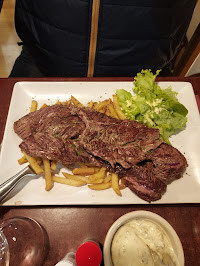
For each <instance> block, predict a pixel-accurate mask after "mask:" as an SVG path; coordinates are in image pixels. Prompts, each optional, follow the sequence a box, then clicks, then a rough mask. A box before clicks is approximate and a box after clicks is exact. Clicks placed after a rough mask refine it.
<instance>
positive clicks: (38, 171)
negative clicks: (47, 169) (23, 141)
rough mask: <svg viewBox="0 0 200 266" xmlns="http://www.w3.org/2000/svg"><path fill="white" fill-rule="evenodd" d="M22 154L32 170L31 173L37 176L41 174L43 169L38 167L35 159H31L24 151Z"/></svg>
mask: <svg viewBox="0 0 200 266" xmlns="http://www.w3.org/2000/svg"><path fill="white" fill-rule="evenodd" d="M22 153H23V154H24V155H25V157H26V159H27V161H28V162H29V164H30V167H31V168H32V169H33V171H35V173H36V174H37V175H39V174H41V173H43V172H44V171H43V169H42V168H41V167H40V166H39V164H38V163H37V161H36V159H35V158H33V157H32V156H29V155H27V154H26V153H25V152H24V151H22Z"/></svg>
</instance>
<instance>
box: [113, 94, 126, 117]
mask: <svg viewBox="0 0 200 266" xmlns="http://www.w3.org/2000/svg"><path fill="white" fill-rule="evenodd" d="M113 103H114V107H115V111H116V113H117V115H118V117H119V118H120V119H122V120H124V119H126V116H125V114H124V113H123V112H122V110H121V107H120V105H119V102H118V98H117V95H113Z"/></svg>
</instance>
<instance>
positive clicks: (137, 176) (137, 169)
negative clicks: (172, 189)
mask: <svg viewBox="0 0 200 266" xmlns="http://www.w3.org/2000/svg"><path fill="white" fill-rule="evenodd" d="M153 168H154V166H153V163H152V162H147V163H146V164H145V165H144V166H138V165H135V166H133V167H131V168H130V169H121V170H120V171H119V175H120V176H121V177H122V179H123V183H124V184H125V185H126V186H127V187H129V188H130V190H132V191H133V192H134V193H135V194H136V195H138V196H139V197H140V198H142V199H144V200H146V201H148V202H151V201H156V200H159V199H160V198H161V197H162V195H163V194H164V193H165V191H166V187H167V185H166V184H165V183H164V182H162V181H161V180H159V179H157V178H156V176H155V175H154V173H153Z"/></svg>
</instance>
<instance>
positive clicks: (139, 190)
mask: <svg viewBox="0 0 200 266" xmlns="http://www.w3.org/2000/svg"><path fill="white" fill-rule="evenodd" d="M14 130H15V132H16V133H17V134H18V135H19V136H20V137H21V138H22V139H23V141H22V143H21V144H20V148H21V149H22V150H24V151H25V152H26V153H27V154H29V155H32V156H34V157H35V156H39V157H42V158H47V159H50V160H58V161H60V162H62V163H64V164H71V163H74V162H84V163H92V164H93V165H97V166H101V165H104V166H108V168H109V169H110V170H111V171H113V172H117V173H118V174H119V175H120V177H121V178H123V181H124V183H125V185H126V186H128V187H129V188H130V189H131V190H132V191H133V192H134V193H136V194H137V195H138V196H139V197H140V198H142V199H144V200H146V201H149V202H150V201H154V200H158V199H160V198H161V196H162V195H163V193H164V192H165V191H166V184H168V183H170V182H172V181H173V180H175V179H177V178H180V177H181V175H182V174H183V172H184V171H185V169H186V167H187V162H186V159H185V157H184V156H183V155H182V154H181V153H180V152H179V151H178V150H177V149H175V148H173V147H172V146H169V145H167V144H165V143H162V141H161V140H160V139H159V130H158V129H152V128H149V127H147V126H145V125H142V124H140V123H138V122H136V121H130V120H119V119H115V118H111V117H108V116H106V115H105V114H102V113H99V112H96V111H95V110H92V109H89V108H86V107H81V108H78V107H75V106H70V107H66V106H64V105H53V106H49V107H46V108H44V109H41V110H38V111H36V112H33V113H30V114H28V115H26V116H24V117H22V118H21V119H19V120H18V121H16V122H15V123H14Z"/></svg>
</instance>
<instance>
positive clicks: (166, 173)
mask: <svg viewBox="0 0 200 266" xmlns="http://www.w3.org/2000/svg"><path fill="white" fill-rule="evenodd" d="M147 159H149V160H151V161H152V162H153V164H154V168H153V174H154V175H155V176H156V178H157V179H160V180H162V181H163V182H165V183H166V184H169V183H171V182H172V181H174V180H176V179H178V178H180V177H181V176H182V175H183V173H184V172H185V169H186V167H187V161H186V159H185V157H184V156H183V154H182V153H180V151H178V150H177V149H176V148H174V147H172V146H170V145H168V144H166V143H163V144H161V145H160V146H159V147H158V148H157V149H155V150H151V151H150V152H149V153H148V155H147Z"/></svg>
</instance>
